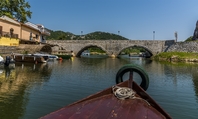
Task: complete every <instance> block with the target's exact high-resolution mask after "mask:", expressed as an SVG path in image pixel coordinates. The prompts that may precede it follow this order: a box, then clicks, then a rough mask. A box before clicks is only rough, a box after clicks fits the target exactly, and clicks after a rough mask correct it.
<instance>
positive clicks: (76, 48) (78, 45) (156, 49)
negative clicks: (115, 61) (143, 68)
mask: <svg viewBox="0 0 198 119" xmlns="http://www.w3.org/2000/svg"><path fill="white" fill-rule="evenodd" d="M174 43H175V41H174V40H48V41H47V44H50V45H51V46H58V47H59V48H63V49H64V50H66V51H72V52H73V53H74V54H75V55H76V56H80V55H81V53H82V52H83V51H84V50H86V49H88V48H90V47H98V48H100V49H102V50H103V51H105V52H106V53H107V55H109V56H111V55H115V56H118V55H119V54H120V53H121V52H122V50H124V49H126V48H129V47H135V46H136V47H142V48H144V49H146V50H147V51H148V52H149V54H150V55H151V56H152V55H156V54H157V53H160V52H165V51H166V50H167V49H168V48H169V47H170V46H171V45H172V44H174ZM52 49H53V48H52ZM56 50H58V49H56Z"/></svg>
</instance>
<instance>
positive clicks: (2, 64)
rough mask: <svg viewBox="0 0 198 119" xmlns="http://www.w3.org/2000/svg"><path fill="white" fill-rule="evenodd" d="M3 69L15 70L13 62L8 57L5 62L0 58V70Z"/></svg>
mask: <svg viewBox="0 0 198 119" xmlns="http://www.w3.org/2000/svg"><path fill="white" fill-rule="evenodd" d="M5 67H8V68H15V61H14V60H13V59H12V58H11V57H10V56H6V59H5V60H4V58H3V57H2V56H0V68H5Z"/></svg>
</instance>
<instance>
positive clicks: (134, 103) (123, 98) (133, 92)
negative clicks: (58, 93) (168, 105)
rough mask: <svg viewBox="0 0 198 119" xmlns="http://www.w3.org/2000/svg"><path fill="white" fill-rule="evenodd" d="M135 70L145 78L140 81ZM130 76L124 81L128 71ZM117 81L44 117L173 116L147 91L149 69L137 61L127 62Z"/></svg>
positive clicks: (150, 118)
mask: <svg viewBox="0 0 198 119" xmlns="http://www.w3.org/2000/svg"><path fill="white" fill-rule="evenodd" d="M133 72H136V73H138V74H139V75H140V77H141V78H142V82H141V84H140V86H139V85H137V83H136V82H134V81H133ZM126 73H129V80H127V81H124V82H123V76H124V74H126ZM116 82H117V83H118V84H117V85H114V86H112V87H110V88H108V89H105V90H103V91H101V92H98V93H96V94H93V95H91V96H88V97H86V98H84V99H82V100H79V101H77V102H74V103H73V104H70V105H68V106H65V107H63V108H61V109H59V110H57V111H55V112H52V113H50V114H47V115H46V116H43V117H41V119H92V118H97V119H109V118H116V119H171V117H170V115H169V114H167V113H166V112H165V111H164V110H163V109H162V108H161V107H160V106H159V105H158V104H157V103H156V102H155V101H154V100H153V99H152V98H151V97H150V96H149V95H148V94H147V93H146V92H145V90H146V89H147V88H148V86H149V78H148V75H147V73H146V72H145V71H144V70H143V69H142V68H140V67H139V66H137V65H132V64H130V65H125V66H124V67H122V68H121V69H120V70H119V71H118V73H117V75H116Z"/></svg>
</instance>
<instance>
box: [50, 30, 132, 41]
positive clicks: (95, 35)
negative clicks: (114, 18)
mask: <svg viewBox="0 0 198 119" xmlns="http://www.w3.org/2000/svg"><path fill="white" fill-rule="evenodd" d="M49 31H50V33H51V35H50V36H48V37H47V40H109V39H111V40H128V39H127V38H125V37H122V36H120V35H117V34H112V33H107V32H100V31H96V32H92V33H89V34H85V35H75V34H73V33H70V32H64V31H52V30H49Z"/></svg>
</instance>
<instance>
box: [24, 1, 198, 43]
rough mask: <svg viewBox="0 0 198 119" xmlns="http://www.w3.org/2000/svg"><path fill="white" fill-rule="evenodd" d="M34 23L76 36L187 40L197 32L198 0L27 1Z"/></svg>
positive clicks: (31, 20)
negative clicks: (100, 34) (98, 33)
mask: <svg viewBox="0 0 198 119" xmlns="http://www.w3.org/2000/svg"><path fill="white" fill-rule="evenodd" d="M26 1H28V2H29V4H30V5H31V8H30V10H31V11H32V18H31V19H29V21H30V22H32V23H34V24H43V25H44V26H45V27H46V28H49V29H51V30H54V31H56V30H62V31H65V32H71V33H74V34H76V35H80V34H81V31H83V34H88V33H91V32H95V31H103V32H109V33H114V34H118V31H120V35H122V36H124V37H126V38H128V39H131V40H152V39H153V31H155V40H171V39H174V38H175V37H174V33H175V32H177V33H178V41H184V40H186V39H187V38H188V37H189V36H192V35H193V33H194V29H195V25H196V22H197V20H198V0H26Z"/></svg>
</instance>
